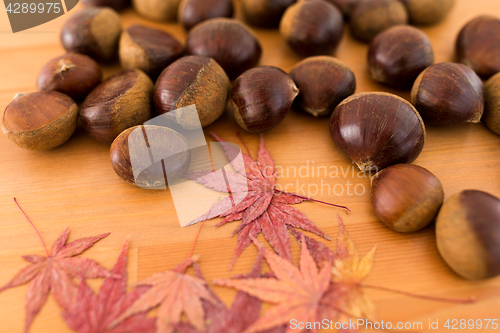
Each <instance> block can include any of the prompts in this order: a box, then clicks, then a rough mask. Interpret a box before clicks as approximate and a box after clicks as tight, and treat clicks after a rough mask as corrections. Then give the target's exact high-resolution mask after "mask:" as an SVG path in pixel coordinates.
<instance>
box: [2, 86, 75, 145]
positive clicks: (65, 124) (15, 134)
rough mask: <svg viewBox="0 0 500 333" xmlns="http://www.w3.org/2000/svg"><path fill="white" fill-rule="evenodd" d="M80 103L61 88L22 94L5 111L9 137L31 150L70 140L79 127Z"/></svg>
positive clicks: (5, 129) (4, 116)
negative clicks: (65, 93)
mask: <svg viewBox="0 0 500 333" xmlns="http://www.w3.org/2000/svg"><path fill="white" fill-rule="evenodd" d="M77 121H78V105H77V104H76V103H75V102H74V101H73V100H72V99H71V98H70V97H68V96H66V95H64V94H62V93H60V92H57V91H40V92H35V93H29V94H21V95H19V96H17V97H15V98H14V100H13V101H12V102H10V104H9V105H7V107H6V108H5V111H4V113H3V121H2V129H3V132H4V133H5V135H6V136H7V138H8V139H9V140H10V141H12V142H14V143H15V144H16V145H17V146H19V147H21V148H24V149H28V150H49V149H52V148H55V147H57V146H59V145H62V144H63V143H64V142H66V141H67V140H68V139H69V138H70V137H71V135H72V134H73V132H74V131H75V128H76V123H77Z"/></svg>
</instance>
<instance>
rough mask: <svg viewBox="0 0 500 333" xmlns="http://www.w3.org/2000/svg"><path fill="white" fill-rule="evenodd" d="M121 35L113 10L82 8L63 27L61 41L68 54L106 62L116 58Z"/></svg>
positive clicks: (118, 20) (119, 25)
mask: <svg viewBox="0 0 500 333" xmlns="http://www.w3.org/2000/svg"><path fill="white" fill-rule="evenodd" d="M121 32H122V27H121V21H120V16H119V15H118V13H117V12H115V11H114V10H113V9H111V8H107V7H106V8H84V9H82V10H80V11H79V12H77V13H76V14H75V15H73V16H72V17H71V18H70V19H69V20H68V21H67V22H66V23H65V24H64V26H63V28H62V31H61V42H62V45H63V47H64V48H65V49H66V51H68V52H76V53H83V54H86V55H88V56H90V57H92V58H94V59H95V60H98V61H110V60H112V59H113V58H114V57H115V55H116V51H117V49H118V39H119V38H120V34H121Z"/></svg>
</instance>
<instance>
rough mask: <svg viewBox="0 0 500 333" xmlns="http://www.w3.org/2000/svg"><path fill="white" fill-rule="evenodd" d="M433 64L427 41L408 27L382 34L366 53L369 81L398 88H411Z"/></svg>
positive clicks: (390, 29)
mask: <svg viewBox="0 0 500 333" xmlns="http://www.w3.org/2000/svg"><path fill="white" fill-rule="evenodd" d="M433 63H434V52H433V51H432V45H431V42H430V41H429V38H428V37H427V35H426V34H424V33H423V32H422V31H421V30H419V29H417V28H413V27H410V26H405V25H400V26H395V27H392V28H389V29H387V30H385V31H383V32H381V33H380V34H378V35H377V36H376V37H375V38H374V39H373V41H372V42H371V44H370V48H369V49H368V66H369V68H370V74H371V77H372V79H373V80H375V81H378V82H382V83H385V84H388V85H391V86H394V87H397V88H410V87H411V86H412V84H413V82H414V81H415V79H416V78H417V76H418V75H419V74H420V73H421V72H422V71H423V70H425V69H426V68H427V67H429V66H431V65H432V64H433Z"/></svg>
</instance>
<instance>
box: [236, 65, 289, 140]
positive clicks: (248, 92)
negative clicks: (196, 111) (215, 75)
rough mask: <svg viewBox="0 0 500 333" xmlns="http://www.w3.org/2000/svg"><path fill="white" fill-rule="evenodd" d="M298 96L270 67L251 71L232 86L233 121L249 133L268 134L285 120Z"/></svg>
mask: <svg viewBox="0 0 500 333" xmlns="http://www.w3.org/2000/svg"><path fill="white" fill-rule="evenodd" d="M298 93H299V90H298V89H297V87H296V86H295V83H294V82H293V80H292V79H291V78H290V76H288V74H287V73H285V72H284V71H283V70H281V69H279V68H276V67H271V66H261V67H256V68H252V69H250V70H248V71H246V72H245V73H243V74H242V75H241V76H240V77H238V78H237V79H236V80H235V81H234V83H233V87H232V89H231V94H230V97H231V102H232V105H233V109H234V117H235V118H236V121H237V122H238V124H239V125H240V126H241V127H242V128H243V129H245V130H247V131H249V132H253V133H257V132H262V131H266V130H268V129H271V128H273V127H275V126H277V125H278V124H279V123H280V122H281V121H282V120H283V119H284V118H285V116H286V115H287V113H288V110H290V107H291V106H292V103H293V100H294V99H295V97H296V96H297V94H298Z"/></svg>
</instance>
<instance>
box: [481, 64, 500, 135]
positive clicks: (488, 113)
mask: <svg viewBox="0 0 500 333" xmlns="http://www.w3.org/2000/svg"><path fill="white" fill-rule="evenodd" d="M484 103H485V106H484V114H483V121H484V122H485V124H486V126H488V128H489V129H490V130H491V131H493V132H494V133H496V134H498V135H500V73H497V74H495V75H493V76H492V77H490V79H489V80H488V81H487V82H486V84H485V85H484Z"/></svg>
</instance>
